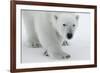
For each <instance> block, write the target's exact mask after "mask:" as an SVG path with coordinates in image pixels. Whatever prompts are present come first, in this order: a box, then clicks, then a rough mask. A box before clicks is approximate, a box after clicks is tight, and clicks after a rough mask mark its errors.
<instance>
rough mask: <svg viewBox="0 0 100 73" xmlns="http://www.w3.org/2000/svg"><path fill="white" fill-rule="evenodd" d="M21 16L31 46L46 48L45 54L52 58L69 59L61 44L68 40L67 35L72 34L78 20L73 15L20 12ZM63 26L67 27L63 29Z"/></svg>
mask: <svg viewBox="0 0 100 73" xmlns="http://www.w3.org/2000/svg"><path fill="white" fill-rule="evenodd" d="M22 14H23V15H22V16H23V21H24V24H25V27H26V31H27V35H28V37H29V38H28V39H29V41H30V42H31V44H32V43H38V44H40V45H42V48H46V50H47V54H48V55H49V56H50V57H52V58H56V59H66V58H69V57H70V55H68V54H67V53H65V52H64V51H62V42H63V41H65V40H68V38H66V35H67V33H69V32H71V33H72V34H74V31H75V29H76V27H77V19H78V17H77V15H75V13H57V12H42V11H22ZM63 24H66V25H67V26H66V27H64V26H63ZM73 24H75V27H73Z"/></svg>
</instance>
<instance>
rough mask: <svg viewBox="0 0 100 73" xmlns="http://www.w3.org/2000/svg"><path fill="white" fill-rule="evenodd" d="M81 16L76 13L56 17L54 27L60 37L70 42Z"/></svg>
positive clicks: (56, 15)
mask: <svg viewBox="0 0 100 73" xmlns="http://www.w3.org/2000/svg"><path fill="white" fill-rule="evenodd" d="M78 19H79V16H78V15H76V14H75V13H61V14H55V15H54V19H53V20H54V21H53V25H54V27H55V29H56V30H57V32H58V33H59V35H60V36H62V37H63V38H65V39H68V40H70V39H71V38H72V37H73V35H74V32H75V29H76V28H77V26H78Z"/></svg>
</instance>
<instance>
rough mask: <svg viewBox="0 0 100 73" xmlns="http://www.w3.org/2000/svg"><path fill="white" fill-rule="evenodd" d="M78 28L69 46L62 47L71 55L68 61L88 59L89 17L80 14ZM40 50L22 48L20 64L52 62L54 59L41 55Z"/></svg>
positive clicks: (41, 51) (41, 50)
mask: <svg viewBox="0 0 100 73" xmlns="http://www.w3.org/2000/svg"><path fill="white" fill-rule="evenodd" d="M79 15H80V18H79V26H78V28H77V30H76V32H75V35H74V37H73V39H72V40H71V41H70V46H66V47H64V49H63V50H64V51H65V52H67V53H68V54H70V55H71V58H70V60H89V59H90V51H91V49H90V48H91V47H90V44H91V43H90V42H91V41H90V15H89V14H88V13H87V14H85V13H80V14H79ZM43 52H44V50H43V49H42V48H26V47H24V48H22V63H35V62H52V61H55V59H52V58H50V57H46V56H44V55H43Z"/></svg>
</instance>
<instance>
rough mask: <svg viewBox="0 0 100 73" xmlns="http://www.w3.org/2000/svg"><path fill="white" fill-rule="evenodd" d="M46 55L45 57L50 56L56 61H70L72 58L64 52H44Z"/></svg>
mask: <svg viewBox="0 0 100 73" xmlns="http://www.w3.org/2000/svg"><path fill="white" fill-rule="evenodd" d="M44 55H45V56H50V57H53V58H55V59H69V58H70V57H71V56H70V55H69V54H67V53H65V52H63V51H60V52H49V53H48V51H47V50H46V51H45V52H44Z"/></svg>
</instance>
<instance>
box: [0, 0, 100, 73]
mask: <svg viewBox="0 0 100 73" xmlns="http://www.w3.org/2000/svg"><path fill="white" fill-rule="evenodd" d="M37 1H40V0H37ZM41 1H47V0H41ZM48 2H60V3H71V4H73V3H74V4H75V3H76V4H89V5H98V32H99V31H100V28H99V27H100V25H99V24H100V21H99V20H100V1H99V0H48ZM0 9H1V10H0V73H9V68H10V0H1V2H0ZM98 37H100V33H98ZM99 43H100V39H99V38H98V67H97V68H84V69H69V70H55V71H41V72H34V73H51V72H52V73H55V72H57V73H61V72H63V73H73V72H74V73H99V72H100V57H99V55H100V53H99V52H100V49H99V48H100V46H99Z"/></svg>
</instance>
